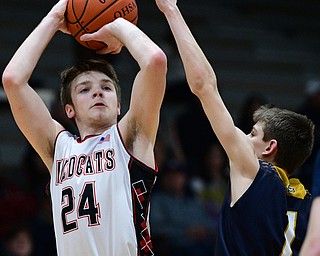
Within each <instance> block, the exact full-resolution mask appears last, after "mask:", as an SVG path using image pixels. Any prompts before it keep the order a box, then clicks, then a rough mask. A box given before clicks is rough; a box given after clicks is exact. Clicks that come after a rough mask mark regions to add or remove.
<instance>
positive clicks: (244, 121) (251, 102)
mask: <svg viewBox="0 0 320 256" xmlns="http://www.w3.org/2000/svg"><path fill="white" fill-rule="evenodd" d="M266 103H267V101H266V99H265V98H264V97H263V96H262V95H260V94H249V95H248V96H247V97H246V99H245V100H244V102H243V104H242V106H241V109H240V113H239V119H238V124H237V126H238V128H239V129H240V130H242V131H243V132H244V133H245V134H249V133H250V132H251V130H252V126H253V125H254V123H253V119H252V116H253V112H254V111H255V110H257V109H258V108H259V107H260V106H261V105H264V104H266Z"/></svg>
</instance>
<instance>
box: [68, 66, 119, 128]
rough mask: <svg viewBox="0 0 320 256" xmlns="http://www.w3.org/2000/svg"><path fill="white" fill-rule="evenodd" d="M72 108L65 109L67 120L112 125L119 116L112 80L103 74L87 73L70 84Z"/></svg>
mask: <svg viewBox="0 0 320 256" xmlns="http://www.w3.org/2000/svg"><path fill="white" fill-rule="evenodd" d="M71 98H72V102H73V106H71V105H69V106H68V107H66V112H67V115H68V117H69V118H75V120H76V122H77V124H78V126H79V123H86V124H87V125H91V124H92V125H98V126H99V125H102V126H104V125H105V124H107V125H112V124H114V123H116V121H117V116H118V115H119V114H120V104H119V103H118V101H117V94H116V90H115V87H114V84H113V82H112V80H111V79H110V78H109V77H108V76H107V75H105V74H103V73H101V72H97V71H89V72H85V73H82V74H80V75H79V76H78V77H77V78H75V80H74V81H73V82H72V86H71Z"/></svg>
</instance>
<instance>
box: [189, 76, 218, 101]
mask: <svg viewBox="0 0 320 256" xmlns="http://www.w3.org/2000/svg"><path fill="white" fill-rule="evenodd" d="M188 84H189V86H190V89H191V92H192V93H193V94H195V95H196V96H198V97H200V98H201V95H205V94H207V92H208V90H216V89H217V81H216V77H215V76H207V77H204V76H201V74H199V75H198V76H194V77H193V78H192V80H191V79H188Z"/></svg>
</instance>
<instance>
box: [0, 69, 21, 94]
mask: <svg viewBox="0 0 320 256" xmlns="http://www.w3.org/2000/svg"><path fill="white" fill-rule="evenodd" d="M16 84H18V81H17V75H16V73H15V72H14V71H12V70H11V69H10V68H8V67H7V68H6V69H5V70H4V72H3V74H2V85H3V88H4V90H8V89H9V88H11V87H14V85H16Z"/></svg>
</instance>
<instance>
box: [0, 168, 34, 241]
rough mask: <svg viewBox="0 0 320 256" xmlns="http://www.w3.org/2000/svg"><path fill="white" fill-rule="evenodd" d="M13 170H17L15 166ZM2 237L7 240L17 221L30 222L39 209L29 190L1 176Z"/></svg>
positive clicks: (0, 218) (0, 212)
mask: <svg viewBox="0 0 320 256" xmlns="http://www.w3.org/2000/svg"><path fill="white" fill-rule="evenodd" d="M11 171H13V172H14V171H16V170H14V169H13V168H12V169H11ZM0 205H1V211H0V238H1V240H2V243H3V242H4V241H5V240H6V238H7V235H8V233H9V231H10V229H11V227H12V226H13V225H14V224H15V223H17V222H29V221H30V220H31V219H32V217H33V216H34V214H35V212H36V210H37V207H36V206H37V204H36V201H35V199H34V197H33V196H32V194H30V193H29V192H28V191H27V190H25V189H23V188H22V187H21V186H19V185H17V184H16V183H14V181H11V180H9V179H7V178H6V177H4V176H2V177H0Z"/></svg>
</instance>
